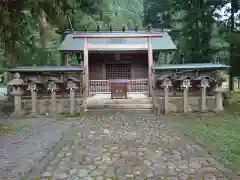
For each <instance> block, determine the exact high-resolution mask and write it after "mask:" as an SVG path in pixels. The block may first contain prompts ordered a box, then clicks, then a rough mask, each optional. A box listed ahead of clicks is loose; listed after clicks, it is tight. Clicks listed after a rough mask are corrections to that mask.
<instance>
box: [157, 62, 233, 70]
mask: <svg viewBox="0 0 240 180" xmlns="http://www.w3.org/2000/svg"><path fill="white" fill-rule="evenodd" d="M229 67H230V66H227V65H224V64H214V63H192V64H190V63H189V64H161V65H159V66H155V67H153V69H154V70H181V69H184V70H191V69H227V68H229Z"/></svg>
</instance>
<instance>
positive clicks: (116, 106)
mask: <svg viewBox="0 0 240 180" xmlns="http://www.w3.org/2000/svg"><path fill="white" fill-rule="evenodd" d="M152 108H153V105H152V104H149V103H148V104H146V103H140V104H104V103H102V104H89V103H88V105H87V109H129V110H132V109H152Z"/></svg>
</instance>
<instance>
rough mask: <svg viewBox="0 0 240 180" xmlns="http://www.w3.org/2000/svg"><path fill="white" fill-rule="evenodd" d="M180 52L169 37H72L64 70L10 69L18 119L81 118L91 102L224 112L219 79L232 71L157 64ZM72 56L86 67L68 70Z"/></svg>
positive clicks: (81, 34)
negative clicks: (161, 57) (161, 58)
mask: <svg viewBox="0 0 240 180" xmlns="http://www.w3.org/2000/svg"><path fill="white" fill-rule="evenodd" d="M176 49H177V48H176V46H175V44H174V43H173V41H172V39H171V37H170V36H169V35H168V33H167V32H153V31H150V32H105V33H103V32H101V33H100V32H72V33H69V34H67V35H66V37H65V39H64V41H63V42H62V43H61V45H60V47H59V51H61V52H62V53H64V57H65V61H64V65H63V66H41V67H16V68H12V69H9V72H10V73H11V74H12V75H13V78H12V80H11V81H10V82H9V84H8V85H9V86H10V87H11V93H10V94H11V96H13V98H14V106H15V110H14V113H13V114H14V115H23V114H32V115H44V114H51V115H57V114H63V113H70V114H79V113H81V112H83V111H88V109H89V108H88V103H89V102H90V101H91V100H92V99H99V101H100V102H102V103H103V104H104V103H106V102H108V103H109V102H112V103H114V102H116V104H118V103H120V102H121V103H122V104H124V103H125V104H126V102H127V103H130V104H131V101H132V102H133V101H135V104H136V103H140V100H141V102H143V101H144V100H146V102H148V101H149V102H150V103H151V106H149V107H151V109H152V111H153V112H154V113H161V112H164V113H168V112H171V111H175V112H176V111H179V112H189V111H209V110H215V111H222V110H223V104H222V101H223V99H222V93H223V92H224V91H225V90H224V89H223V88H221V83H222V82H223V81H224V80H223V78H222V77H221V75H220V74H221V72H223V71H226V70H227V69H228V66H226V65H223V64H212V63H203V64H162V65H158V64H157V60H156V59H157V57H158V55H159V54H164V55H165V56H171V53H173V52H174V51H176ZM68 54H77V57H78V61H79V63H80V64H81V65H80V66H69V65H68V62H67V55H68ZM137 99H138V100H139V101H137ZM142 100H143V101H142ZM132 104H133V107H132V109H134V103H132ZM121 107H122V106H121Z"/></svg>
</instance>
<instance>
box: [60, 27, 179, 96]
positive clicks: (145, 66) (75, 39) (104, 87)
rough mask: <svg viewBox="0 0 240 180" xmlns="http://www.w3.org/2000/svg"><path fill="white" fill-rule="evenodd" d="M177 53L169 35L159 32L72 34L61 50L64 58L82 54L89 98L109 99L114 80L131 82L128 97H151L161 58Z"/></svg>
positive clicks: (62, 44) (61, 46)
mask: <svg viewBox="0 0 240 180" xmlns="http://www.w3.org/2000/svg"><path fill="white" fill-rule="evenodd" d="M176 49H177V48H176V45H175V44H174V42H173V41H172V39H171V37H170V36H169V34H168V33H167V32H160V31H125V32H72V33H69V34H67V35H66V37H65V39H64V40H63V42H62V43H61V45H60V48H59V50H60V51H61V52H63V53H64V54H65V55H67V54H69V53H76V54H81V55H80V56H79V57H82V58H81V59H80V60H79V61H81V64H82V65H83V67H84V82H85V86H86V88H87V92H88V96H93V95H96V94H106V95H110V91H111V88H110V84H109V83H110V81H112V80H115V82H117V81H118V80H121V81H122V82H123V81H128V90H127V91H128V93H135V94H136V93H143V94H145V95H147V96H149V95H150V96H151V88H149V87H151V82H152V81H151V80H150V79H151V71H152V67H153V66H154V65H155V64H156V60H157V57H158V55H159V54H162V55H165V57H166V56H168V55H171V53H172V52H173V51H175V50H176ZM66 59H67V58H66ZM65 65H68V64H67V60H66V61H65Z"/></svg>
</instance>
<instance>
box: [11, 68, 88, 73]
mask: <svg viewBox="0 0 240 180" xmlns="http://www.w3.org/2000/svg"><path fill="white" fill-rule="evenodd" d="M78 71H83V67H79V66H36V67H33V66H26V67H16V68H11V69H8V72H12V73H14V72H78Z"/></svg>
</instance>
